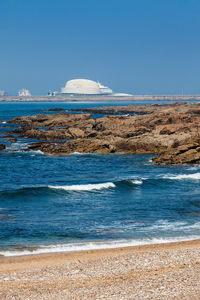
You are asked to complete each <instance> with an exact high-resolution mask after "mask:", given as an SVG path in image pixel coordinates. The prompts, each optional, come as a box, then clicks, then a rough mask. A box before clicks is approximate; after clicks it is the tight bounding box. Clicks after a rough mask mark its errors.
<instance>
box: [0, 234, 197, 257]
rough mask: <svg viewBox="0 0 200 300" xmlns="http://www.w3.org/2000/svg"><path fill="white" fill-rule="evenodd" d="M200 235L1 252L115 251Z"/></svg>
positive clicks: (43, 246) (9, 253)
mask: <svg viewBox="0 0 200 300" xmlns="http://www.w3.org/2000/svg"><path fill="white" fill-rule="evenodd" d="M199 238H200V236H199V235H190V236H187V237H185V236H179V237H168V238H163V237H160V238H159V237H158V238H143V239H123V240H122V239H121V240H112V241H101V242H100V241H86V242H81V243H66V244H54V245H40V246H38V247H37V246H34V247H24V248H22V249H20V250H19V249H14V248H13V249H5V250H1V251H0V255H3V256H22V255H33V254H42V253H57V252H77V251H88V250H97V249H113V248H121V247H130V246H142V245H151V244H163V243H170V242H181V241H191V240H195V239H199Z"/></svg>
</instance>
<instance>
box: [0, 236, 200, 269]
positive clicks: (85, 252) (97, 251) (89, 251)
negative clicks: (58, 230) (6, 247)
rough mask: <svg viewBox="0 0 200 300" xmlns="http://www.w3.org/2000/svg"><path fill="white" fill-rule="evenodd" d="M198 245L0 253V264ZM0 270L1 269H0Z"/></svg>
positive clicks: (199, 244) (195, 243)
mask: <svg viewBox="0 0 200 300" xmlns="http://www.w3.org/2000/svg"><path fill="white" fill-rule="evenodd" d="M194 246H195V247H198V248H200V238H197V239H191V240H181V241H174V242H168V241H167V242H161V243H152V244H141V245H133V246H119V247H112V248H95V249H87V250H75V251H59V252H44V253H33V254H31V253H30V254H23V255H13V256H4V255H2V254H1V255H0V264H1V263H2V260H11V261H12V260H15V259H18V258H19V260H20V259H22V261H24V259H27V260H29V258H30V260H31V259H38V258H39V259H40V257H41V258H44V259H45V257H51V256H53V257H54V256H58V257H59V256H60V257H63V256H68V257H69V258H70V257H72V258H75V257H79V255H83V256H85V257H87V256H88V257H89V256H91V255H90V254H93V256H94V255H95V256H96V255H97V256H98V255H100V256H101V255H102V254H103V255H104V254H106V255H109V254H113V253H117V254H118V252H119V253H121V251H123V252H125V253H129V252H135V251H136V252H138V251H139V252H143V251H151V250H153V249H156V250H158V251H159V250H164V249H168V250H170V249H182V248H184V249H185V248H192V247H194ZM0 272H1V270H0Z"/></svg>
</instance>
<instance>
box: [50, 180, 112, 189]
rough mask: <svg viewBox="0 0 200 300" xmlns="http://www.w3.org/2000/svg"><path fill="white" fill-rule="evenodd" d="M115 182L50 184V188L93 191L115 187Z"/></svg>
mask: <svg viewBox="0 0 200 300" xmlns="http://www.w3.org/2000/svg"><path fill="white" fill-rule="evenodd" d="M114 187H115V184H114V183H112V182H106V183H97V184H80V185H49V186H48V188H50V189H57V190H65V191H92V190H102V189H108V188H114Z"/></svg>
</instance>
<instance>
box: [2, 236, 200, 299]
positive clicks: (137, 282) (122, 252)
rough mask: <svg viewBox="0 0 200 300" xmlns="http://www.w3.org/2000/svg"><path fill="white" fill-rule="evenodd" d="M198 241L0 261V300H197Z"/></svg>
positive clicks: (199, 274)
mask: <svg viewBox="0 0 200 300" xmlns="http://www.w3.org/2000/svg"><path fill="white" fill-rule="evenodd" d="M199 283H200V240H194V241H186V242H177V243H167V244H156V245H144V246H135V247H125V248H115V249H105V250H90V251H82V252H74V253H56V254H43V255H30V256H23V257H22V256H21V257H11V258H10V257H9V258H8V257H1V258H0V299H2V300H3V299H20V300H22V299H24V300H25V299H26V300H28V299H31V300H33V299H38V300H42V299H48V300H49V299H51V300H53V299H120V300H121V299H200V284H199Z"/></svg>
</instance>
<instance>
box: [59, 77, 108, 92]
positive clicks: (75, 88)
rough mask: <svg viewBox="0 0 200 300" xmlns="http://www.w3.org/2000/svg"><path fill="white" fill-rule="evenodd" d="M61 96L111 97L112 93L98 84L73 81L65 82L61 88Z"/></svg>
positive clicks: (85, 80) (83, 80)
mask: <svg viewBox="0 0 200 300" xmlns="http://www.w3.org/2000/svg"><path fill="white" fill-rule="evenodd" d="M61 94H73V95H111V94H113V91H112V90H111V89H110V88H109V87H107V86H104V85H102V84H100V83H99V82H96V81H92V80H88V79H73V80H69V81H67V83H66V85H65V87H63V88H61Z"/></svg>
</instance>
